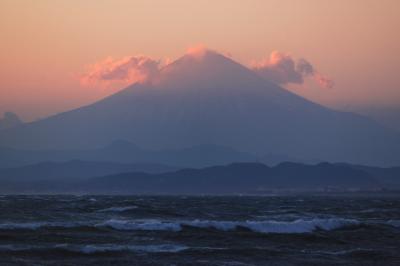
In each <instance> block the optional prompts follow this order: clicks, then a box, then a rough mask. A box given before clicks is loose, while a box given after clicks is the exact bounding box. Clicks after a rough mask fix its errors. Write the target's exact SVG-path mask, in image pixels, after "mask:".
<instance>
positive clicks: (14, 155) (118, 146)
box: [0, 140, 281, 168]
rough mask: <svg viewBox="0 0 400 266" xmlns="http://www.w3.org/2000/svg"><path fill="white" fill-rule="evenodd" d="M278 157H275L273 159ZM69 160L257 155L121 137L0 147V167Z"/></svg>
mask: <svg viewBox="0 0 400 266" xmlns="http://www.w3.org/2000/svg"><path fill="white" fill-rule="evenodd" d="M280 158H281V157H276V159H280ZM273 159H274V156H269V157H268V160H273ZM70 160H83V161H100V162H114V163H124V164H126V163H129V164H132V163H136V164H137V163H154V164H164V165H173V166H178V167H181V168H183V167H205V166H211V165H219V164H228V163H232V162H255V161H257V158H256V157H255V156H254V155H251V154H248V153H244V152H240V151H236V150H234V149H231V148H228V147H223V146H217V145H198V146H193V147H189V148H184V149H171V150H145V149H142V148H140V147H138V146H136V145H135V144H133V143H130V142H128V141H123V140H118V141H114V142H112V143H111V144H110V145H107V146H105V147H102V148H98V149H88V150H18V149H12V148H0V168H8V167H20V166H24V165H29V164H37V163H40V162H43V161H54V162H63V161H70ZM263 161H264V160H263ZM265 161H267V160H265ZM275 161H276V160H275Z"/></svg>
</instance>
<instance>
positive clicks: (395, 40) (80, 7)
mask: <svg viewBox="0 0 400 266" xmlns="http://www.w3.org/2000/svg"><path fill="white" fill-rule="evenodd" d="M398 10H400V1H397V0H392V1H390V0H375V1H371V0H338V1H321V0H303V1H296V0H292V1H289V0H260V1H239V0H238V1H235V0H226V1H223V0H217V1H211V0H210V1H196V2H194V1H178V0H169V1H151V0H143V1H122V0H87V1H61V0H25V1H22V0H2V1H1V2H0V34H1V37H0V40H1V42H0V43H1V49H0V60H1V64H0V112H3V111H6V110H9V111H15V112H17V113H18V114H20V115H21V116H22V118H24V119H26V120H32V119H36V118H38V117H45V116H48V115H50V114H53V113H56V112H60V111H64V110H67V109H70V108H74V107H78V106H80V105H82V104H86V103H90V102H92V101H95V100H96V99H99V98H101V97H104V96H105V95H107V94H110V93H112V90H108V89H105V88H88V87H82V86H81V84H80V83H79V75H80V74H81V73H82V72H83V71H84V70H85V66H87V65H88V64H92V63H94V62H98V61H100V60H103V59H105V58H107V57H109V56H113V57H115V58H122V57H124V56H130V55H137V54H143V55H147V56H150V57H152V58H156V59H158V58H165V57H168V58H172V59H174V58H177V57H178V56H180V55H182V54H183V53H184V52H185V50H186V49H187V47H190V46H192V45H194V44H198V43H203V44H205V45H206V46H207V47H209V48H212V49H215V50H217V51H221V52H227V53H228V52H229V53H230V54H231V55H232V58H233V59H235V60H237V61H239V62H241V63H243V64H245V65H250V64H251V62H253V61H254V60H256V61H259V60H262V59H263V58H265V57H267V56H268V55H269V54H270V53H271V52H272V51H274V50H279V51H282V52H285V53H290V54H291V55H292V56H293V57H295V58H301V57H304V58H306V59H307V60H309V61H310V62H312V63H313V65H314V66H316V67H317V69H318V70H319V71H321V72H322V73H324V74H326V75H328V76H329V77H330V78H332V79H333V80H334V81H335V84H336V85H335V87H334V88H332V89H322V88H320V87H318V86H316V85H315V84H314V83H312V82H311V81H307V82H306V83H305V84H303V85H301V86H298V85H296V86H290V89H292V90H294V91H295V92H297V93H299V94H301V95H304V96H305V97H307V98H310V99H312V100H314V101H318V102H320V103H323V104H326V105H330V106H344V105H351V104H357V105H359V104H365V105H400V75H399V74H398V71H399V65H400V53H399V51H398V49H399V47H400V34H399V28H400V16H399V15H398Z"/></svg>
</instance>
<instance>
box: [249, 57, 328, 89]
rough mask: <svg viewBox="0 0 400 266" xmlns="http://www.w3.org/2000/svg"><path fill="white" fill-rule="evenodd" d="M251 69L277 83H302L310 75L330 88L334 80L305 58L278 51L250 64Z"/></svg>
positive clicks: (323, 85) (320, 83) (321, 84)
mask: <svg viewBox="0 0 400 266" xmlns="http://www.w3.org/2000/svg"><path fill="white" fill-rule="evenodd" d="M252 69H253V70H254V71H255V72H257V73H258V74H259V75H261V76H262V77H264V78H265V79H267V80H270V81H272V82H274V83H277V84H288V83H294V84H303V83H304V78H306V77H312V78H314V79H315V80H316V81H317V82H318V84H319V85H320V86H322V87H325V88H332V87H333V86H334V82H333V81H332V80H330V79H329V78H327V77H325V76H323V75H322V74H321V73H319V72H318V71H317V70H316V69H315V67H314V66H313V65H312V64H311V63H310V62H308V61H307V60H305V59H299V60H297V61H296V60H295V59H293V58H292V56H290V55H288V54H284V53H281V52H278V51H274V52H272V53H271V55H270V57H269V58H266V59H264V60H262V61H260V62H256V63H254V64H253V65H252Z"/></svg>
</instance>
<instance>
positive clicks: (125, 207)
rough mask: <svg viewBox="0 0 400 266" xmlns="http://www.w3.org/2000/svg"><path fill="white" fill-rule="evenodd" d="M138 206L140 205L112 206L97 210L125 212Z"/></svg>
mask: <svg viewBox="0 0 400 266" xmlns="http://www.w3.org/2000/svg"><path fill="white" fill-rule="evenodd" d="M137 208H138V206H124V207H110V208H106V209H101V210H98V211H97V212H124V211H129V210H134V209H137Z"/></svg>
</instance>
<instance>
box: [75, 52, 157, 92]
mask: <svg viewBox="0 0 400 266" xmlns="http://www.w3.org/2000/svg"><path fill="white" fill-rule="evenodd" d="M160 64H161V63H160V61H157V60H154V59H151V58H150V57H147V56H143V55H137V56H127V57H124V58H121V59H113V58H111V57H109V58H107V59H105V60H103V61H100V62H97V63H95V64H92V65H90V66H88V67H87V70H86V72H85V73H84V74H83V75H82V76H81V78H80V81H81V84H82V85H84V86H105V87H107V86H109V85H110V84H113V83H115V82H118V83H122V84H131V83H145V82H149V81H151V80H152V79H154V78H155V77H156V76H157V75H158V74H159V71H160Z"/></svg>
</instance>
